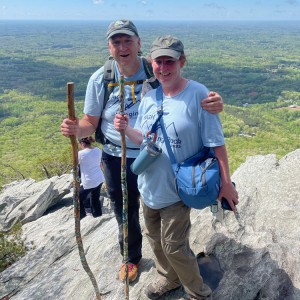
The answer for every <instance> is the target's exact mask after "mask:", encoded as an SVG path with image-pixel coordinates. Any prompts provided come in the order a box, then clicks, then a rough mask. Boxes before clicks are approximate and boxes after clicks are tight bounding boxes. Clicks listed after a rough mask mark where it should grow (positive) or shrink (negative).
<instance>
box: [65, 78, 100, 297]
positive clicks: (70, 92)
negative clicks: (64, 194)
mask: <svg viewBox="0 0 300 300" xmlns="http://www.w3.org/2000/svg"><path fill="white" fill-rule="evenodd" d="M67 101H68V115H69V116H68V117H69V119H70V120H75V119H76V116H75V106H74V83H73V82H68V83H67ZM70 140H71V144H72V150H73V206H74V219H75V236H76V242H77V246H78V251H79V256H80V261H81V264H82V266H83V268H84V270H85V271H86V273H87V274H88V276H89V277H90V280H91V282H92V284H93V286H94V290H95V293H96V299H97V300H101V296H100V292H99V288H98V285H97V281H96V279H95V277H94V274H93V273H92V271H91V269H90V267H89V265H88V263H87V260H86V257H85V254H84V249H83V243H82V238H81V232H80V204H79V190H80V178H79V167H78V144H77V141H76V136H74V135H71V136H70Z"/></svg>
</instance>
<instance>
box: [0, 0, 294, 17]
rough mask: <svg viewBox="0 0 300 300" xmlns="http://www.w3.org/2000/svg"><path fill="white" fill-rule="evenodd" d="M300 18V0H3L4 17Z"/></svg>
mask: <svg viewBox="0 0 300 300" xmlns="http://www.w3.org/2000/svg"><path fill="white" fill-rule="evenodd" d="M120 18H125V19H131V20H300V0H214V1H210V0H0V20H5V19H6V20H7V19H14V20H16V19H41V20H46V19H61V20H70V19H74V20H115V19H120Z"/></svg>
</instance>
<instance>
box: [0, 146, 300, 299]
mask: <svg viewBox="0 0 300 300" xmlns="http://www.w3.org/2000/svg"><path fill="white" fill-rule="evenodd" d="M299 161H300V149H298V150H296V151H294V152H292V153H289V154H288V155H286V156H285V157H283V158H282V159H280V160H277V159H276V157H275V156H274V155H266V156H253V157H248V158H247V160H246V162H245V163H244V164H242V165H241V166H240V168H239V169H237V170H236V172H235V173H234V174H233V176H232V179H233V180H234V181H235V183H236V186H237V189H238V191H239V201H240V203H239V205H238V209H239V213H240V220H239V222H238V221H237V220H236V219H235V217H234V214H233V213H232V212H225V213H224V220H223V223H220V222H216V220H214V218H213V216H212V214H211V212H210V210H209V209H205V210H202V211H199V210H192V212H191V221H192V230H191V234H190V242H191V247H192V249H193V250H194V252H195V253H199V252H201V251H204V252H205V253H206V254H207V255H208V256H207V257H205V258H204V259H202V260H201V259H200V270H201V272H202V273H203V274H204V275H205V278H206V280H208V283H209V284H211V286H212V287H213V288H214V292H213V299H214V300H229V299H235V300H258V299H265V300H276V299H278V300H282V299H284V300H286V299H287V300H296V299H300V272H299V265H300V252H299V251H300V250H299V249H300V230H299V224H300V189H299V186H300V168H299V167H300V166H299ZM19 184H20V186H21V188H22V186H24V185H26V181H25V182H20V183H19ZM11 188H12V189H13V188H14V187H11ZM13 191H14V190H10V187H7V188H6V189H5V190H4V192H3V193H5V195H6V196H5V197H3V194H2V195H1V200H0V207H1V210H2V208H3V207H4V208H5V207H6V206H7V205H8V204H7V203H10V201H11V202H15V203H17V202H19V201H20V199H18V197H17V195H16V194H15V193H14V192H13ZM37 193H40V194H42V193H41V190H39V191H37ZM45 193H47V189H45ZM33 194H34V191H32V194H30V195H28V198H30V197H34V195H33ZM9 196H10V197H12V198H11V200H10V199H9V198H7V197H9ZM58 198H60V197H58ZM3 199H6V200H5V202H3ZM26 199H27V198H26ZM26 199H23V200H22V202H24V206H25V202H27V200H26ZM28 201H29V200H28ZM56 202H57V203H56V204H55V205H53V206H51V208H48V210H46V211H44V212H42V211H43V210H44V208H43V209H40V212H39V213H38V214H34V213H33V212H32V213H31V215H34V217H32V218H29V217H28V212H26V211H25V210H24V214H25V215H26V217H25V216H24V217H22V218H21V219H22V220H23V223H24V225H23V227H22V229H23V236H24V239H25V242H26V243H28V244H29V243H30V244H31V243H33V245H35V247H34V248H32V250H30V251H29V252H28V253H27V255H26V256H25V257H23V258H22V259H20V260H19V261H18V262H16V263H15V264H14V265H12V266H11V267H9V268H8V269H6V270H5V271H3V272H2V273H1V274H0V299H1V298H2V299H5V297H7V299H13V300H21V299H22V300H23V299H31V300H35V299H36V300H40V299H61V300H66V299H74V300H80V299H82V300H87V299H95V294H94V290H93V286H92V284H91V282H90V280H89V277H88V276H87V274H86V273H85V271H84V270H83V268H82V266H81V263H80V259H79V255H78V249H77V245H76V241H75V236H74V218H73V206H72V199H71V195H70V194H68V195H67V196H65V197H64V198H60V199H59V200H58V201H56ZM3 203H4V204H3ZM105 203H106V204H105V207H104V211H105V214H104V215H103V216H101V217H99V218H91V217H86V218H84V219H82V221H81V234H82V238H83V244H84V248H85V254H86V257H87V260H88V263H89V266H90V267H91V269H92V271H93V273H94V275H95V277H96V280H97V283H98V285H99V288H100V292H101V294H102V299H104V300H108V299H111V300H113V299H116V300H118V299H124V298H125V297H124V285H123V283H121V282H120V281H118V279H116V274H117V271H118V268H119V266H120V263H121V255H120V254H119V247H118V243H117V235H118V229H117V223H116V220H115V218H114V216H113V214H112V212H111V211H110V209H109V204H107V202H106V201H105ZM38 204H40V202H37V203H36V205H38ZM26 207H33V206H32V204H30V205H28V206H26ZM36 209H37V208H35V210H32V211H36ZM24 214H23V215H24ZM1 216H3V213H2V212H1ZM37 216H38V217H37ZM9 218H10V216H7V215H6V217H5V218H3V217H1V219H0V226H1V228H9V226H11V225H9V226H8V225H7V224H12V223H13V221H10V219H9ZM24 220H25V221H26V222H25V221H24ZM140 220H141V225H142V226H143V225H144V222H143V216H142V214H141V215H140ZM207 272H210V274H213V275H210V276H208V277H207ZM155 276H156V271H155V266H154V262H153V255H152V252H151V249H150V247H149V244H148V242H147V239H146V238H144V240H143V260H142V264H141V272H140V275H139V278H138V280H137V281H136V282H135V283H133V284H131V285H130V299H139V300H143V299H147V297H146V296H145V295H144V288H145V287H146V286H147V284H149V283H150V282H152V281H154V280H155ZM184 297H185V294H184V291H183V290H178V291H176V292H174V293H170V294H169V295H168V296H166V297H165V298H164V299H184Z"/></svg>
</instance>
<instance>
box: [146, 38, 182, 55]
mask: <svg viewBox="0 0 300 300" xmlns="http://www.w3.org/2000/svg"><path fill="white" fill-rule="evenodd" d="M183 54H184V46H183V44H182V42H181V41H180V40H179V39H178V38H176V37H174V36H171V35H166V36H163V37H158V38H156V39H155V40H154V42H153V43H152V45H151V58H152V59H155V58H157V57H160V56H170V57H173V58H175V59H179V58H180V56H181V55H183Z"/></svg>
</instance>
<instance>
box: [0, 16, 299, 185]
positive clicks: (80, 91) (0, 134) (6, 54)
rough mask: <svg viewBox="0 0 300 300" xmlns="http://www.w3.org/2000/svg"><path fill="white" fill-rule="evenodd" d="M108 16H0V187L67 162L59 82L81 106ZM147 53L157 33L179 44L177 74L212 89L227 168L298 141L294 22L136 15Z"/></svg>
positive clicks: (102, 51) (279, 152)
mask: <svg viewBox="0 0 300 300" xmlns="http://www.w3.org/2000/svg"><path fill="white" fill-rule="evenodd" d="M108 24H109V22H96V21H94V22H91V21H89V22H87V21H85V22H84V21H68V22H67V21H55V22H54V21H0V45H1V47H0V70H1V72H0V143H1V148H0V155H1V162H0V187H1V186H3V185H4V184H7V183H10V182H11V181H14V180H22V179H25V178H34V179H36V180H41V179H44V178H47V177H51V176H54V175H61V174H63V173H66V172H70V170H71V155H72V152H71V145H70V141H69V139H67V138H65V137H63V136H62V135H61V134H60V124H61V121H62V120H63V118H65V117H66V116H67V103H66V83H67V82H74V83H75V102H76V113H77V116H78V117H80V116H81V115H82V109H83V101H84V95H85V88H86V84H87V82H88V79H89V77H90V75H91V74H92V73H93V72H94V71H95V70H96V69H98V68H99V67H100V66H101V65H102V64H103V63H104V62H105V60H106V59H107V58H108V50H107V41H106V28H107V26H108ZM136 25H137V27H138V29H139V33H140V36H141V39H142V50H143V55H145V56H146V55H147V54H148V51H149V48H150V44H151V42H152V41H153V40H154V38H155V37H157V36H159V35H165V34H173V35H176V36H177V37H179V38H180V39H181V40H182V41H183V43H184V44H185V49H186V54H187V60H188V63H187V65H186V66H185V67H184V69H183V72H184V76H185V77H188V78H190V79H194V80H197V81H199V82H201V83H203V84H205V85H206V86H207V87H208V88H209V89H211V90H214V91H217V92H218V93H219V94H220V95H221V96H222V97H223V100H224V102H225V107H224V112H222V113H221V114H220V116H221V119H222V122H223V129H224V133H225V137H226V145H227V150H228V153H229V161H230V169H231V173H233V172H234V170H236V169H237V168H238V167H239V166H240V165H241V164H242V163H243V162H244V161H245V159H246V158H247V156H252V155H257V154H270V153H274V154H276V156H277V157H278V158H281V157H282V156H284V155H286V154H287V153H289V152H291V151H293V150H295V149H297V148H300V110H299V106H300V39H299V32H300V22H285V23H283V22H149V21H147V22H146V21H144V22H143V21H139V22H136Z"/></svg>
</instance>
